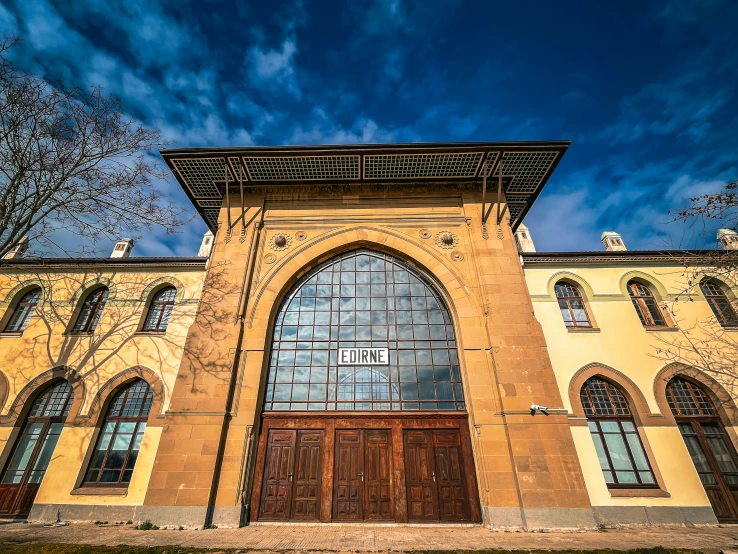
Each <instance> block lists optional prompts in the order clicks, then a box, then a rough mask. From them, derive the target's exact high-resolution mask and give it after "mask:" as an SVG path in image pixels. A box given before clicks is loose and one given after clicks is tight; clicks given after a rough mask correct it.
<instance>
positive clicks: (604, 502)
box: [571, 426, 710, 506]
mask: <svg viewBox="0 0 738 554" xmlns="http://www.w3.org/2000/svg"><path fill="white" fill-rule="evenodd" d="M642 432H643V433H644V434H645V442H647V443H648V446H649V447H650V449H651V451H652V453H653V458H655V459H656V461H661V462H662V463H659V464H658V470H659V472H660V473H661V477H662V479H663V484H664V488H665V490H666V492H668V493H669V495H670V496H669V497H668V498H653V497H631V498H617V497H613V496H611V495H610V491H609V490H608V489H607V485H606V484H605V477H604V476H603V475H602V470H601V469H600V463H599V461H598V459H597V451H596V450H595V447H594V442H592V437H591V435H590V433H589V429H588V428H587V427H583V426H577V427H572V428H571V433H572V436H573V437H574V445H575V446H576V449H577V454H578V456H579V461H580V463H581V464H582V473H583V474H584V482H585V483H586V484H587V492H588V493H589V500H590V502H591V503H592V506H709V505H710V502H709V501H708V500H707V495H706V494H705V490H704V489H703V488H702V483H700V480H699V477H698V475H697V472H696V471H695V470H694V465H693V464H692V460H691V459H690V457H689V452H687V447H686V446H685V445H684V441H683V440H682V437H681V435H680V434H679V430H678V429H676V428H674V427H647V428H643V429H642ZM653 461H654V460H653V459H652V460H651V463H653Z"/></svg>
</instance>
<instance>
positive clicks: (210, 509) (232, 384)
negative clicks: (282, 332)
mask: <svg viewBox="0 0 738 554" xmlns="http://www.w3.org/2000/svg"><path fill="white" fill-rule="evenodd" d="M227 194H228V191H226V195H227ZM265 206H266V198H264V199H263V200H262V203H261V215H260V218H259V221H258V223H256V224H255V229H254V232H253V233H252V234H251V243H250V245H249V259H248V261H247V263H246V271H245V272H244V280H243V282H242V284H241V295H240V299H239V311H238V320H239V329H238V341H237V342H236V352H235V354H234V356H233V368H232V369H231V378H230V381H229V383H228V395H227V397H226V405H225V416H224V417H223V426H222V427H221V431H220V440H219V441H218V451H217V452H216V455H215V469H214V470H213V481H212V483H211V485H210V496H209V497H208V506H207V510H206V512H205V524H204V528H208V527H210V526H211V525H212V524H213V515H214V513H215V500H216V498H217V495H218V483H219V481H220V474H221V471H222V468H223V457H224V456H225V447H226V439H227V438H228V430H229V428H230V425H231V419H232V417H233V416H232V414H231V410H232V409H233V398H234V396H235V393H236V383H237V382H238V368H239V366H240V364H241V352H242V349H241V345H242V343H243V335H244V332H245V322H246V307H247V306H248V299H249V294H250V292H251V279H252V277H253V274H254V267H255V265H256V253H257V251H258V245H259V237H260V235H261V230H262V228H263V227H264V207H265ZM242 225H246V222H245V221H243V222H242ZM239 521H240V517H239Z"/></svg>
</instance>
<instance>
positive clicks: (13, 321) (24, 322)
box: [5, 288, 41, 333]
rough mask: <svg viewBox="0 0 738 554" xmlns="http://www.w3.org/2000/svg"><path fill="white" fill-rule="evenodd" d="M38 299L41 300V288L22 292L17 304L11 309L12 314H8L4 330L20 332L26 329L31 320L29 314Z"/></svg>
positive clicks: (33, 309)
mask: <svg viewBox="0 0 738 554" xmlns="http://www.w3.org/2000/svg"><path fill="white" fill-rule="evenodd" d="M39 300H41V289H40V288H35V289H33V290H32V291H29V292H27V293H26V294H24V295H23V296H22V297H21V299H20V301H19V302H18V305H17V306H16V307H15V310H14V311H13V315H12V316H10V320H9V321H8V324H7V325H6V326H5V331H6V332H8V333H20V332H23V331H25V330H26V327H28V322H29V321H31V316H32V315H33V312H34V311H35V310H36V306H37V305H38V302H39Z"/></svg>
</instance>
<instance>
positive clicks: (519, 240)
mask: <svg viewBox="0 0 738 554" xmlns="http://www.w3.org/2000/svg"><path fill="white" fill-rule="evenodd" d="M515 243H516V244H517V245H518V252H535V251H536V245H535V244H533V239H532V238H531V236H530V231H529V230H528V228H527V227H526V226H525V225H523V224H522V223H521V224H520V226H519V227H518V230H517V231H515Z"/></svg>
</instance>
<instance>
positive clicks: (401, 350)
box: [264, 249, 465, 411]
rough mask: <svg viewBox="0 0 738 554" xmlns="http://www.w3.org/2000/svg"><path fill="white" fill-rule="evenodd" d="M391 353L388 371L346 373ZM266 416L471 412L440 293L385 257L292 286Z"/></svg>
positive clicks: (334, 266) (315, 274)
mask: <svg viewBox="0 0 738 554" xmlns="http://www.w3.org/2000/svg"><path fill="white" fill-rule="evenodd" d="M342 348H386V349H387V350H388V360H387V362H388V363H387V364H386V365H367V364H366V363H365V364H363V365H362V364H357V365H339V363H338V362H339V360H338V352H339V349H342ZM264 409H265V410H266V411H270V410H295V411H302V410H464V409H465V406H464V395H463V391H462V385H461V375H460V371H459V358H458V354H457V346H456V337H455V335H454V329H453V323H452V321H451V317H450V315H449V313H448V309H447V308H446V306H445V304H444V302H443V300H442V299H441V297H440V295H439V294H438V292H437V291H436V290H435V288H434V287H433V285H432V284H431V283H430V282H429V281H428V279H427V278H425V277H424V276H423V275H422V274H421V273H420V272H419V271H418V270H417V269H415V268H413V267H411V266H409V265H408V264H406V263H404V262H402V261H400V260H398V259H396V258H394V257H392V256H390V255H388V254H384V253H379V252H374V251H371V250H365V249H361V250H355V251H351V252H347V253H344V254H341V255H339V256H336V257H335V258H332V259H331V260H328V261H327V262H324V263H323V264H321V265H320V266H318V267H317V268H315V269H314V270H312V271H310V272H309V273H308V274H307V275H305V276H304V277H303V278H302V279H300V281H299V282H298V283H297V284H295V285H294V286H293V288H292V289H291V290H290V292H289V293H288V294H287V296H286V297H285V299H284V301H283V302H282V305H281V307H280V309H279V312H278V313H277V316H276V321H275V326H274V335H273V341H272V352H271V358H270V361H269V369H268V378H267V389H266V397H265V403H264Z"/></svg>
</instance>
